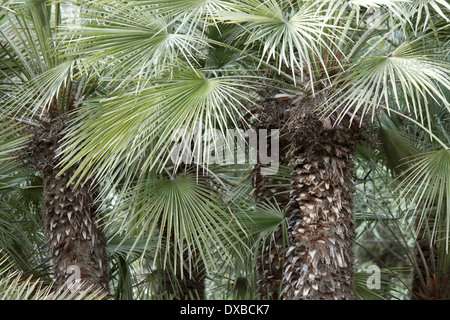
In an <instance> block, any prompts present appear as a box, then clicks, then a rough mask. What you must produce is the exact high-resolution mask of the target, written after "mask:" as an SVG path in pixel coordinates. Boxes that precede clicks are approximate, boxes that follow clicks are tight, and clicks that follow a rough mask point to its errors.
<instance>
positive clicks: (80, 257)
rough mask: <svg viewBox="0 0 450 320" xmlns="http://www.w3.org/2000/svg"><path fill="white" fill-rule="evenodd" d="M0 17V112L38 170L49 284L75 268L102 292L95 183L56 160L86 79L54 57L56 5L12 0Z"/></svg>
mask: <svg viewBox="0 0 450 320" xmlns="http://www.w3.org/2000/svg"><path fill="white" fill-rule="evenodd" d="M52 10H54V11H55V14H52ZM0 21H1V43H2V45H1V56H2V60H1V68H2V78H1V86H2V91H1V96H0V100H1V103H2V110H1V112H2V115H3V116H6V117H9V118H11V119H15V120H18V121H20V122H21V123H22V126H21V127H20V129H21V130H22V131H23V130H26V132H27V134H28V136H29V140H28V143H27V147H26V148H25V149H24V150H23V151H22V157H23V159H24V161H25V162H26V163H27V164H28V165H29V166H30V168H32V169H33V170H35V171H38V172H40V173H41V176H42V180H43V186H44V189H43V193H44V209H43V220H44V228H45V231H46V234H47V243H48V248H49V250H50V252H51V260H52V265H53V269H54V277H55V279H56V283H57V287H58V288H59V287H62V286H64V285H65V284H66V283H67V281H68V280H69V278H70V277H71V276H72V273H73V272H75V271H77V272H78V273H79V277H80V280H81V281H85V282H88V283H91V284H92V285H94V286H95V287H100V288H102V290H104V292H108V291H109V288H108V270H107V265H108V262H107V256H106V238H105V235H104V233H103V229H102V226H101V225H100V224H99V222H98V221H99V218H100V213H99V212H98V210H97V209H98V208H97V204H96V197H97V192H96V190H95V186H93V185H89V182H88V181H87V180H86V181H84V182H85V183H88V185H82V186H79V187H78V188H76V187H75V183H73V182H72V181H71V180H72V174H73V172H74V171H75V170H76V165H74V166H71V168H70V169H69V170H67V171H65V172H64V173H61V174H59V173H60V169H61V168H60V166H59V164H58V162H59V152H60V151H59V148H60V141H61V140H62V139H63V137H64V133H63V130H64V129H65V128H66V127H67V126H68V121H69V119H70V115H69V114H70V112H71V111H73V110H74V109H76V108H77V107H78V106H79V104H80V103H81V99H80V96H81V95H83V94H86V95H88V94H89V92H90V91H92V89H93V88H94V87H93V83H92V82H90V81H89V80H88V81H86V80H87V79H85V80H79V81H78V80H75V79H74V74H75V73H76V72H77V71H76V70H77V65H76V61H74V60H72V61H71V60H67V59H65V58H63V57H62V52H61V51H60V50H59V46H60V45H61V40H60V39H57V35H58V26H59V24H60V23H61V10H60V5H59V4H55V5H50V6H47V3H45V2H42V1H41V2H38V3H36V2H32V1H29V2H25V3H15V2H14V1H13V2H11V3H7V4H6V6H5V7H4V9H2V11H1V17H0ZM17 137H18V138H20V139H23V138H21V136H19V135H17ZM73 268H77V270H75V269H73Z"/></svg>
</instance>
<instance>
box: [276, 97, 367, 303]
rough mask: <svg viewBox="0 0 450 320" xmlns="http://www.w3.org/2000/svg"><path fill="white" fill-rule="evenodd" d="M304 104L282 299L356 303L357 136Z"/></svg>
mask: <svg viewBox="0 0 450 320" xmlns="http://www.w3.org/2000/svg"><path fill="white" fill-rule="evenodd" d="M315 106H317V103H315V102H314V101H306V102H305V101H302V105H301V106H299V108H298V109H294V108H293V111H292V116H291V119H290V122H289V130H290V132H291V136H292V137H293V141H292V146H291V151H290V153H291V155H292V159H291V165H292V167H293V172H292V180H291V201H292V203H291V205H290V208H289V224H288V235H289V242H290V247H289V248H288V250H287V252H286V263H285V270H284V276H283V292H282V295H283V299H286V300H322V299H324V300H325V299H326V300H334V299H352V298H353V297H354V288H353V273H354V272H353V264H354V262H353V250H352V244H353V243H352V242H353V237H354V218H353V214H352V195H353V189H354V188H353V183H352V177H353V174H352V169H353V167H354V164H353V160H352V156H353V153H354V144H355V137H356V136H357V135H356V134H355V132H359V128H356V130H355V129H348V124H346V125H345V124H341V125H339V126H337V127H335V128H332V127H331V125H330V122H329V121H328V120H319V116H318V115H317V114H316V113H315V112H314V111H313V110H314V107H315Z"/></svg>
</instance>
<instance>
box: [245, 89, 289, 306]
mask: <svg viewBox="0 0 450 320" xmlns="http://www.w3.org/2000/svg"><path fill="white" fill-rule="evenodd" d="M261 105H262V110H263V113H262V114H261V116H260V117H259V121H260V122H259V126H258V128H259V129H268V131H269V130H270V129H279V130H280V139H279V144H280V145H279V150H280V155H279V163H280V166H287V165H288V160H287V150H288V148H289V141H288V138H287V136H286V131H285V125H286V123H285V120H284V119H285V118H286V111H285V110H286V109H287V106H288V105H287V103H283V102H277V101H275V100H273V98H272V97H270V96H269V97H267V99H266V100H265V101H263V102H262V103H261ZM268 147H269V148H271V145H270V140H269V141H268ZM261 166H262V165H261V164H260V163H258V164H257V165H256V167H255V171H254V180H253V187H254V195H255V201H256V203H257V204H262V203H266V202H269V203H272V204H276V205H277V206H279V207H280V209H282V210H284V209H286V207H287V205H288V203H289V186H286V184H287V183H288V182H287V181H284V180H282V179H280V178H277V177H276V176H264V175H261ZM285 247H286V246H285V241H283V234H282V229H281V226H280V227H278V228H277V230H276V231H275V233H274V234H273V239H266V241H265V243H264V244H263V247H262V248H261V249H260V250H259V251H258V252H257V257H256V273H257V290H258V294H259V296H260V297H261V298H262V299H266V300H278V299H279V298H280V292H281V280H282V278H283V264H284V253H285Z"/></svg>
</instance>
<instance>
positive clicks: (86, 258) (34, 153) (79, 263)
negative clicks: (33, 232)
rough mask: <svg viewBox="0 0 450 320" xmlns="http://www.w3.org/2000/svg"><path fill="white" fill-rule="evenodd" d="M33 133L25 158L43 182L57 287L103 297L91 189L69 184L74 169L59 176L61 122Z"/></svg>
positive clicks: (99, 233) (99, 234)
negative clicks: (72, 287) (75, 287)
mask: <svg viewBox="0 0 450 320" xmlns="http://www.w3.org/2000/svg"><path fill="white" fill-rule="evenodd" d="M48 126H49V128H42V129H38V130H36V131H35V134H34V138H33V139H32V141H31V143H30V146H29V148H28V150H29V156H30V158H31V159H32V164H33V166H34V167H35V169H37V170H39V171H40V172H41V173H42V178H43V182H44V212H43V220H44V228H45V232H46V235H47V241H48V248H49V251H50V254H51V261H52V267H53V270H54V280H55V282H56V286H57V287H58V288H59V287H62V286H64V285H68V286H70V285H73V284H76V283H83V285H84V287H83V288H88V287H89V288H90V290H92V291H93V290H96V291H97V290H98V291H97V292H99V293H101V294H108V292H109V290H108V265H107V254H106V238H105V235H104V233H103V229H102V226H101V225H100V223H99V219H100V218H101V216H100V214H99V212H98V210H97V209H98V208H97V205H96V202H95V200H96V195H97V194H96V192H95V187H93V186H92V185H91V183H85V184H83V185H80V186H78V187H75V183H74V182H71V183H69V181H70V179H71V178H72V176H73V174H74V171H75V170H76V166H72V167H71V168H69V169H68V170H66V171H64V172H63V173H61V174H60V175H58V173H59V172H60V169H61V168H60V167H58V164H57V163H58V161H59V159H58V152H59V151H58V147H59V141H60V138H61V131H62V129H63V127H64V121H63V120H62V119H58V120H54V121H53V122H52V123H51V124H48Z"/></svg>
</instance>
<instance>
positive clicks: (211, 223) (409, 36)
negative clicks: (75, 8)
mask: <svg viewBox="0 0 450 320" xmlns="http://www.w3.org/2000/svg"><path fill="white" fill-rule="evenodd" d="M79 5H80V8H82V10H81V11H82V12H83V13H86V15H85V16H84V15H81V17H82V21H83V22H82V24H81V25H76V26H75V28H70V27H66V29H65V30H64V31H63V32H61V33H58V37H57V38H56V39H57V40H60V41H61V42H62V44H63V45H62V46H61V47H58V48H64V57H66V58H67V60H66V61H65V62H63V63H60V64H55V65H54V67H53V68H50V69H48V71H47V72H46V73H42V74H43V76H42V78H39V81H40V84H41V85H40V86H39V88H40V90H39V91H38V92H41V94H40V95H37V93H36V91H34V93H33V94H32V97H33V98H34V100H32V101H33V102H36V103H34V104H32V105H33V106H34V109H33V108H31V110H34V111H35V112H34V114H36V113H41V114H45V113H48V116H47V117H50V119H51V117H54V118H55V119H56V120H58V121H56V122H54V123H55V124H54V127H55V128H54V129H53V130H50V133H51V135H50V136H51V137H53V134H54V133H57V134H59V132H60V131H59V129H58V128H60V129H61V132H62V133H61V139H58V143H60V145H55V146H54V147H55V149H58V147H59V149H60V150H61V154H58V156H59V157H60V158H58V162H57V164H58V165H59V166H60V167H59V168H58V170H57V171H58V172H59V174H60V176H61V177H67V179H68V182H69V183H71V182H74V183H75V184H79V185H80V186H81V188H82V186H83V185H93V184H94V183H98V184H100V185H106V186H107V187H106V188H104V189H102V190H100V191H101V194H100V198H102V199H106V195H107V194H108V192H109V194H114V197H116V199H115V201H116V202H115V203H118V204H119V206H118V207H117V209H115V210H113V211H112V212H111V213H110V214H108V217H106V219H107V222H108V224H109V225H115V226H119V228H118V230H119V231H118V232H117V234H118V235H119V234H121V235H125V238H131V237H135V238H134V239H135V240H136V241H138V240H139V239H140V240H142V239H145V241H146V245H145V250H147V249H150V247H151V245H152V244H155V243H156V246H155V248H156V249H155V252H156V255H155V256H154V261H153V264H152V267H154V266H155V265H156V264H155V263H156V262H157V261H161V260H158V259H161V258H162V261H163V263H162V266H163V269H167V270H169V267H170V264H169V263H167V260H168V259H170V258H169V257H170V256H171V255H172V256H174V257H175V256H176V257H177V258H178V259H179V262H178V263H175V262H176V261H177V260H178V259H175V258H174V259H173V260H172V259H170V260H171V261H172V262H173V263H172V265H173V268H178V269H179V271H180V274H183V273H184V272H185V270H188V271H189V272H188V273H192V271H193V270H195V268H193V266H195V265H197V263H196V262H197V261H198V259H194V258H193V257H194V256H200V257H201V259H200V260H201V261H203V263H205V268H206V271H207V273H208V274H212V273H213V271H214V270H218V269H217V268H218V266H217V264H216V266H215V267H212V265H214V264H215V263H214V262H217V260H216V258H215V256H216V255H217V254H223V257H224V259H225V260H229V257H230V255H229V254H228V253H233V254H237V255H239V254H241V253H242V252H241V251H240V249H241V247H240V246H242V247H245V246H246V245H247V243H245V242H246V241H241V242H239V240H238V239H239V233H240V232H241V231H240V230H239V228H235V225H234V222H236V219H235V218H236V214H235V212H231V213H232V214H230V211H229V207H227V206H225V207H222V206H218V205H217V203H218V202H219V200H218V199H219V198H220V197H218V196H217V193H216V192H211V190H212V189H213V188H211V187H210V186H206V185H204V184H202V183H201V182H200V183H197V181H196V180H197V179H193V177H190V176H189V175H188V176H187V177H180V178H181V179H178V177H177V178H175V176H174V175H173V171H174V170H175V171H176V170H177V169H178V167H180V165H181V164H180V163H175V164H173V166H174V168H172V169H170V167H171V164H170V155H171V154H172V152H173V150H174V149H175V148H176V146H177V145H179V143H180V141H181V137H178V138H174V132H178V131H180V130H183V131H184V135H183V138H188V139H187V140H189V141H190V142H191V144H190V145H189V147H191V146H194V148H193V149H194V150H202V151H201V152H198V153H197V154H196V156H197V160H199V161H200V162H202V164H203V165H198V164H197V165H196V166H193V167H194V168H195V169H197V170H196V171H197V173H195V174H194V175H193V176H194V177H196V176H197V175H198V173H200V172H207V175H209V176H212V177H214V178H218V177H219V176H220V170H218V169H217V167H214V166H213V165H211V166H208V165H206V163H207V160H208V158H210V157H211V154H210V153H209V151H210V149H208V147H209V146H210V145H211V143H210V142H211V141H208V139H205V140H204V141H202V139H201V137H202V135H197V134H196V133H197V132H198V131H200V133H202V134H203V135H205V134H206V133H207V132H208V131H209V130H211V129H217V130H219V131H221V132H222V133H225V131H226V128H229V127H231V126H232V127H239V126H240V125H249V124H251V123H254V122H257V121H260V122H259V123H258V124H257V125H256V126H257V127H260V128H261V126H262V127H266V128H271V127H272V126H274V125H278V124H277V123H276V122H275V123H274V122H271V121H267V119H270V118H272V119H279V120H280V121H281V124H282V129H283V132H282V133H283V134H282V136H283V137H286V139H287V142H289V143H287V142H286V143H285V142H283V143H282V145H283V146H285V147H286V148H283V149H282V150H286V152H285V153H284V152H283V154H282V155H280V160H282V162H283V163H282V164H289V166H290V169H288V170H287V171H288V172H289V183H288V185H289V186H290V187H289V189H290V194H289V201H287V198H286V194H287V193H286V190H287V186H286V183H279V182H280V181H281V180H278V179H274V177H261V176H258V175H256V176H255V180H256V182H257V183H256V185H255V193H256V198H257V201H258V202H259V203H260V204H261V203H262V202H263V201H264V200H268V201H269V203H271V204H272V205H274V204H275V202H276V204H277V205H279V207H280V208H281V209H282V210H285V211H286V218H287V221H288V224H287V225H288V227H287V233H288V240H289V245H287V246H286V247H285V248H283V245H282V244H281V243H280V240H279V239H280V236H279V235H280V230H281V229H278V226H280V225H281V224H282V222H281V221H284V219H279V216H277V219H276V223H275V222H273V223H270V227H271V228H272V227H274V226H276V227H275V228H273V234H269V235H268V234H267V233H264V232H261V230H259V232H260V233H261V235H263V234H264V235H265V236H266V239H270V238H275V241H274V242H275V248H276V249H277V252H275V251H273V250H272V249H271V248H274V247H273V244H274V243H273V241H269V242H267V241H266V242H265V245H267V246H266V247H265V248H263V249H262V252H263V253H264V252H268V253H269V254H265V255H264V254H263V255H262V256H261V257H260V259H259V260H261V263H258V264H259V265H263V266H264V267H263V269H262V270H263V272H261V273H260V274H261V277H263V278H262V279H260V280H259V283H260V284H261V287H262V288H263V290H262V291H263V292H262V294H263V295H266V297H271V298H276V297H277V296H278V293H275V290H276V289H275V288H279V287H280V282H281V287H282V289H281V297H282V298H283V299H352V298H353V297H354V280H353V278H354V259H353V253H352V247H353V240H354V233H355V232H354V214H353V209H352V208H353V194H354V185H353V168H354V160H353V156H354V152H355V147H356V141H357V140H359V139H360V137H361V133H362V129H361V125H364V124H365V123H367V122H368V120H370V118H372V119H375V118H376V117H378V114H379V110H380V109H384V110H387V111H388V112H389V113H398V114H401V115H402V116H403V117H405V118H407V119H409V121H413V122H415V123H417V124H418V125H420V126H422V128H423V129H424V130H425V131H426V132H428V133H430V132H431V129H430V127H429V126H428V125H429V123H427V121H426V120H425V119H427V118H424V117H421V116H420V115H422V114H427V113H432V110H430V108H429V104H428V102H429V101H430V100H436V101H439V102H440V103H442V104H443V105H444V106H445V107H446V111H448V102H447V99H446V97H445V96H444V94H443V93H442V90H441V89H440V88H448V87H449V77H448V62H447V60H445V59H446V55H445V46H444V45H443V44H444V43H446V42H447V41H448V39H447V38H446V35H445V32H444V33H443V32H442V31H445V30H446V29H445V28H446V27H447V25H448V23H447V18H446V15H445V13H444V12H445V10H448V4H446V3H445V2H443V1H429V2H427V3H426V4H425V3H423V2H421V1H417V2H414V3H411V4H409V3H408V4H405V3H402V2H397V1H376V0H373V1H364V2H361V1H344V0H340V1H281V0H279V1H278V0H269V1H262V0H230V1H220V0H203V1H195V2H194V1H188V0H185V1H173V2H172V1H171V2H167V1H160V0H148V1H145V3H140V2H136V3H134V2H133V3H128V4H127V5H124V4H123V3H122V2H121V1H110V2H108V3H104V2H100V1H99V2H92V3H89V5H84V4H83V3H80V4H79ZM375 9H377V10H375ZM214 30H216V31H217V32H215V31H214ZM218 35H219V36H218ZM55 47H56V46H55ZM39 48H41V46H39ZM9 52H10V50H9V51H8V50H6V51H5V53H3V54H4V55H7V54H9ZM224 57H226V58H225V59H224ZM17 61H19V60H17ZM416 65H420V68H415V66H416ZM23 69H25V70H27V69H26V68H25V67H24V68H23ZM13 70H14V69H13ZM11 72H12V71H11ZM69 73H70V74H73V76H72V77H68V74H69ZM64 79H71V81H70V82H69V81H68V80H67V81H66V82H64ZM74 79H77V81H73V80H74ZM78 79H85V80H84V81H82V80H78ZM261 79H263V80H261ZM35 82H36V80H35ZM35 82H32V83H35ZM75 82H76V83H81V84H80V85H82V86H84V87H85V88H89V89H86V90H81V91H83V92H84V91H86V92H84V96H83V95H78V96H76V97H75V98H74V99H73V100H72V101H76V102H77V103H76V106H77V107H76V108H75V109H74V108H73V107H70V106H71V104H68V105H67V107H65V108H64V109H63V110H60V111H57V110H55V108H54V104H53V97H55V96H56V93H58V94H59V95H61V94H64V95H65V98H67V99H66V100H65V99H62V100H63V101H67V100H69V101H70V99H69V98H68V97H70V95H67V93H64V91H61V90H59V91H58V88H60V87H61V84H62V83H64V84H65V83H69V84H70V83H75ZM267 84H270V85H267ZM261 86H264V87H263V89H264V91H263V93H262V94H261V93H260V94H259V95H258V90H257V89H259V88H261ZM98 88H101V90H99V89H98ZM95 90H97V91H96V92H95V94H93V92H94V91H95ZM81 91H80V92H81ZM23 92H30V91H26V90H24V91H23ZM75 92H77V91H75ZM259 92H261V91H259ZM28 95H30V94H28ZM88 96H90V98H89V99H86V98H87V97H88ZM20 97H21V99H19V103H18V104H12V103H11V101H8V100H7V99H6V101H7V102H8V104H7V105H12V106H14V105H16V106H17V105H19V106H21V107H20V108H17V107H16V108H14V107H13V111H15V112H17V111H18V110H23V109H24V108H23V105H24V101H29V100H27V99H25V98H26V97H27V94H26V93H24V94H21V95H20ZM36 97H37V98H36ZM257 100H260V101H265V102H266V103H262V104H261V105H260V106H257V108H256V109H257V112H256V114H255V115H253V110H249V109H251V108H253V107H254V105H255V103H254V101H257ZM279 100H283V101H279ZM38 102H39V103H38ZM81 102H82V103H81ZM271 105H275V107H274V108H269V107H268V106H271ZM42 106H45V107H42ZM249 106H250V107H249ZM407 110H408V111H409V114H406V112H405V111H407ZM63 111H64V112H69V111H72V113H71V114H72V115H73V118H71V120H70V121H69V122H68V124H66V123H65V122H64V121H63V120H62V119H64V118H62V117H61V116H58V117H55V115H59V114H62V113H64V112H63ZM249 111H251V112H249ZM275 112H277V113H276V114H275ZM278 115H283V117H279V116H278ZM61 123H63V124H61ZM52 126H53V122H52V125H51V127H52ZM57 126H59V127H58V128H56V127H57ZM280 129H281V128H280ZM47 136H48V135H47ZM199 137H200V138H199ZM439 141H440V140H439ZM441 142H442V141H441ZM215 143H216V144H215ZM212 144H213V145H220V143H219V141H216V140H214V141H213V143H212ZM440 146H441V147H443V148H444V149H445V150H446V148H447V147H446V145H445V144H440ZM445 150H444V151H445ZM216 151H217V149H216ZM441 151H442V150H441ZM445 152H447V151H445ZM445 152H443V153H445ZM53 158H54V157H52V159H53ZM41 162H42V161H41ZM61 172H62V173H61ZM164 174H165V175H166V176H164ZM161 175H163V176H161ZM55 177H56V172H55V173H51V174H50V175H49V179H47V180H46V179H44V182H45V181H47V183H48V182H52V181H54V180H51V179H50V178H52V179H56V178H55ZM415 177H418V175H415ZM219 178H220V177H219ZM262 179H264V180H262ZM214 180H217V181H220V179H214ZM274 180H278V181H274ZM416 182H417V181H416V180H415V182H414V184H416ZM83 183H84V184H83ZM219 183H220V182H219ZM274 184H277V185H278V184H279V186H275V187H273V185H274ZM51 185H52V184H51ZM223 185H225V184H222V186H223ZM55 186H56V184H55ZM263 186H265V188H264V189H265V191H263V189H261V187H263ZM268 186H270V188H269V189H268V188H267V187H268ZM130 187H131V189H130ZM267 189H268V190H267ZM271 189H275V190H271ZM80 190H83V189H80ZM123 190H126V192H123ZM130 190H132V191H130ZM213 190H214V189H213ZM218 190H219V192H218V193H220V192H221V189H219V188H217V189H215V191H218ZM225 190H226V191H223V193H228V190H227V189H225ZM268 191H270V192H268ZM266 192H267V193H266ZM149 194H150V201H149V200H147V199H148V197H149ZM280 195H283V196H282V198H280ZM274 197H275V201H274ZM262 198H267V199H262ZM168 199H173V201H175V202H172V201H170V202H168V201H167V200H168ZM50 200H51V199H49V201H50ZM89 201H90V199H89ZM194 207H199V208H200V210H194V209H193V208H194ZM224 208H225V209H224ZM259 208H261V206H259ZM260 211H262V210H260ZM262 216H263V215H262ZM191 217H195V218H191ZM274 220H275V219H274ZM274 220H273V221H274ZM243 221H247V220H245V218H244V219H243ZM247 222H248V221H247ZM231 224H233V226H231ZM248 224H249V225H250V223H248ZM238 225H239V226H242V223H240V224H239V223H238ZM166 226H167V227H166ZM169 226H170V227H169ZM223 226H226V227H223ZM171 228H172V229H171ZM253 228H254V227H253ZM250 229H251V230H252V227H250ZM171 230H173V232H172V231H171ZM253 230H254V229H253ZM266 230H267V229H266ZM231 239H234V242H233V241H230V240H231ZM447 239H448V238H447ZM263 242H264V241H263ZM171 243H173V244H172V245H171ZM100 246H101V243H100ZM171 246H172V247H173V248H171ZM218 247H219V248H226V249H228V250H226V253H225V251H222V250H220V249H217V248H218ZM278 249H279V250H278ZM172 250H173V251H172ZM171 252H172V253H171ZM186 252H187V257H188V261H187V266H188V268H187V269H186V268H185V267H186V265H185V264H184V263H183V261H184V260H186V255H185V253H186ZM194 253H195V254H194ZM197 253H198V254H197ZM272 254H274V256H272ZM241 255H242V254H241ZM275 255H278V257H275ZM231 256H232V255H231ZM157 257H159V258H157ZM192 259H194V260H197V261H193V260H192ZM265 259H267V260H265ZM264 260H265V261H264ZM279 261H284V264H283V270H282V271H281V272H280V270H279V268H277V266H276V264H278V263H279ZM230 263H231V262H230ZM268 266H270V267H275V268H269V269H267V267H268ZM219 269H220V268H219ZM275 269H277V271H276V276H273V277H272V275H270V272H271V271H270V270H275ZM264 270H269V274H268V273H267V272H265V271H264ZM172 271H174V270H172ZM174 274H176V272H174ZM280 274H281V275H280ZM269 277H271V278H269ZM280 277H281V279H280Z"/></svg>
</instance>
